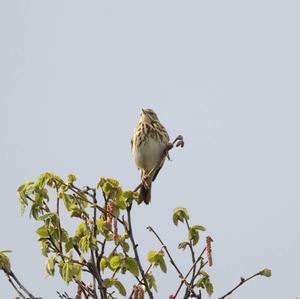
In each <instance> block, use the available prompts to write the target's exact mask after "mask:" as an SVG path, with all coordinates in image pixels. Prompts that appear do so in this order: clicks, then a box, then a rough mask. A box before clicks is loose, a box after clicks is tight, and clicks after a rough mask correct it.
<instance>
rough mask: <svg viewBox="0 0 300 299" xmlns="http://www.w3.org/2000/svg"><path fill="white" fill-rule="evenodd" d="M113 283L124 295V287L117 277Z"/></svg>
mask: <svg viewBox="0 0 300 299" xmlns="http://www.w3.org/2000/svg"><path fill="white" fill-rule="evenodd" d="M113 284H114V286H115V287H116V289H117V290H118V291H119V293H120V294H121V295H122V296H126V289H125V288H124V286H123V284H122V283H121V282H120V281H119V280H118V279H115V280H114V282H113Z"/></svg>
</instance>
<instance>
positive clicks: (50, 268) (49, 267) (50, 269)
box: [46, 256, 56, 276]
mask: <svg viewBox="0 0 300 299" xmlns="http://www.w3.org/2000/svg"><path fill="white" fill-rule="evenodd" d="M55 263H56V260H55V257H53V256H51V257H49V258H48V259H47V260H46V272H47V274H48V275H50V276H54V273H55V268H54V266H55Z"/></svg>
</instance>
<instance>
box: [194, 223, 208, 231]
mask: <svg viewBox="0 0 300 299" xmlns="http://www.w3.org/2000/svg"><path fill="white" fill-rule="evenodd" d="M192 228H193V229H195V230H200V231H203V232H204V231H206V228H205V227H204V226H202V225H193V226H192Z"/></svg>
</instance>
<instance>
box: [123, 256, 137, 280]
mask: <svg viewBox="0 0 300 299" xmlns="http://www.w3.org/2000/svg"><path fill="white" fill-rule="evenodd" d="M124 264H125V267H126V269H127V270H128V271H129V272H131V273H132V274H133V275H134V276H139V268H138V265H137V262H136V260H135V258H133V257H129V256H128V257H125V259H124Z"/></svg>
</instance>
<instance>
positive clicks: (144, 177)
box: [142, 174, 149, 189]
mask: <svg viewBox="0 0 300 299" xmlns="http://www.w3.org/2000/svg"><path fill="white" fill-rule="evenodd" d="M148 179H149V175H148V174H145V175H143V176H142V184H143V186H144V187H145V188H146V189H149V184H148V182H147V180H148Z"/></svg>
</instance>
